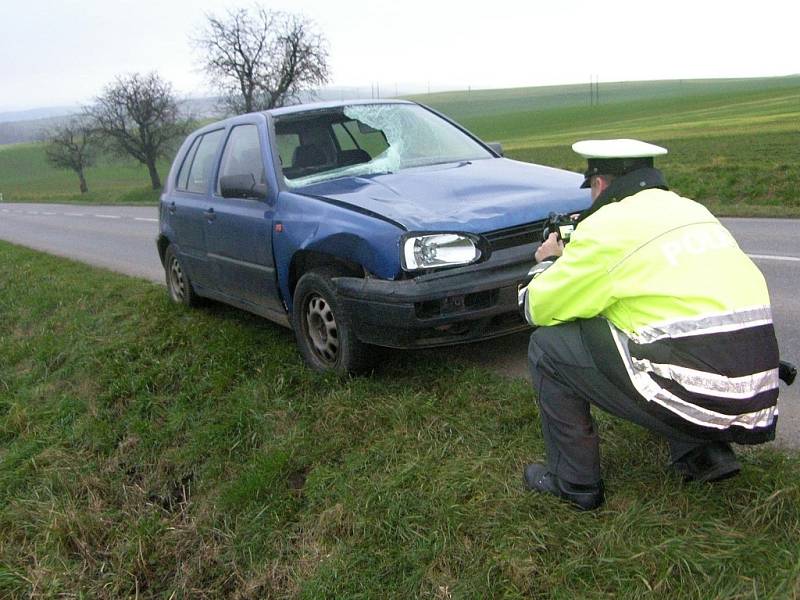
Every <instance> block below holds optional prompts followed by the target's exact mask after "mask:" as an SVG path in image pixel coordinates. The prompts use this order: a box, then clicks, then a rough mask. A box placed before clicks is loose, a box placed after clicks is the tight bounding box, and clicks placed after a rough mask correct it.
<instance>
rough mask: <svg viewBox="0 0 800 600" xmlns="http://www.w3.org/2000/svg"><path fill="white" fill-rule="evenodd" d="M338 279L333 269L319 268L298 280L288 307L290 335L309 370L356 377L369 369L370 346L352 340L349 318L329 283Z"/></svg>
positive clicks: (353, 336) (339, 274)
mask: <svg viewBox="0 0 800 600" xmlns="http://www.w3.org/2000/svg"><path fill="white" fill-rule="evenodd" d="M341 275H342V273H340V272H338V271H337V270H336V269H333V268H331V267H322V268H319V269H315V270H313V271H310V272H309V273H306V274H305V275H303V276H302V277H301V278H300V281H299V282H298V283H297V287H296V288H295V292H294V302H293V307H292V308H293V310H292V320H293V325H294V333H295V337H296V338H297V345H298V346H299V347H300V352H301V353H302V355H303V358H305V360H306V362H307V363H308V364H309V366H311V368H313V369H315V370H317V371H335V372H337V373H341V374H345V373H357V372H361V371H364V370H366V369H367V368H368V367H369V365H370V360H369V359H370V352H369V349H370V346H368V345H367V344H364V343H362V342H361V341H359V339H358V338H357V337H356V336H355V334H354V332H353V328H352V326H351V320H350V315H349V314H347V312H346V311H345V309H344V307H342V306H341V304H340V303H339V299H338V297H337V295H336V289H335V287H334V285H333V282H332V281H331V279H332V278H333V277H337V276H341Z"/></svg>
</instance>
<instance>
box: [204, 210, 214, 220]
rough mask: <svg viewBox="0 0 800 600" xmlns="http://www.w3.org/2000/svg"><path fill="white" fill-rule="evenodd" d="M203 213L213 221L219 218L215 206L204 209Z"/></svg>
mask: <svg viewBox="0 0 800 600" xmlns="http://www.w3.org/2000/svg"><path fill="white" fill-rule="evenodd" d="M203 214H204V215H205V217H206V219H208V220H209V221H213V220H214V219H216V218H217V215H216V213H215V212H214V209H213V208H209V209H208V210H205V211H203Z"/></svg>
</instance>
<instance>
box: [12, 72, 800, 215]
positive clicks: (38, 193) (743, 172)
mask: <svg viewBox="0 0 800 600" xmlns="http://www.w3.org/2000/svg"><path fill="white" fill-rule="evenodd" d="M600 94H601V96H600V100H601V103H600V105H599V106H590V105H589V94H588V86H586V85H571V86H552V87H537V88H517V89H506V90H476V91H470V92H464V91H461V92H446V93H440V94H431V95H424V96H417V97H415V98H413V99H415V100H418V101H420V102H422V103H424V104H428V105H430V106H432V107H434V108H436V109H438V110H440V111H442V112H444V113H445V114H447V115H449V116H451V117H453V118H454V119H455V120H456V121H459V122H461V123H463V124H464V125H465V126H467V127H468V128H469V129H471V130H472V131H474V132H475V133H476V134H477V135H479V136H480V137H482V138H483V139H486V140H492V141H500V142H502V143H503V145H504V148H505V150H506V153H507V155H508V156H509V157H511V158H516V159H519V160H525V161H531V162H537V163H541V164H546V165H551V166H556V167H560V168H566V169H570V170H573V171H581V170H583V168H584V167H583V162H582V161H581V160H580V158H579V157H577V156H576V155H575V154H574V153H573V152H572V151H571V149H570V145H571V144H572V143H573V142H575V141H577V140H579V139H586V138H592V137H598V138H616V137H634V138H639V139H645V140H647V141H650V142H653V143H657V144H662V145H664V146H666V147H667V148H669V150H670V154H669V156H668V157H666V158H665V159H663V160H659V162H658V164H659V166H660V167H662V168H663V170H664V171H665V173H666V175H667V180H668V181H669V182H670V184H671V186H672V187H673V189H675V190H676V191H678V192H679V193H682V194H684V195H686V196H688V197H691V198H693V199H696V200H698V201H701V202H703V203H705V204H706V205H707V206H708V207H709V208H711V209H712V211H713V212H715V213H716V214H718V215H720V216H784V217H800V193H798V192H797V187H796V183H797V181H800V128H798V125H797V123H798V120H799V119H800V76H792V77H773V78H759V79H719V80H681V81H643V82H642V81H640V82H619V83H604V84H601V86H600ZM168 169H169V164H168V163H166V162H164V163H163V164H162V165H161V166H160V173H161V175H162V177H166V175H167V171H168ZM87 178H88V180H89V189H90V190H92V191H91V193H90V194H83V195H81V194H79V193H77V190H78V184H77V178H76V177H75V176H74V175H72V173H70V172H68V171H58V170H56V169H53V168H52V167H50V166H49V165H47V163H46V162H45V160H44V148H43V145H42V144H22V145H16V146H0V192H2V193H3V195H4V198H5V200H6V201H9V202H26V201H30V202H51V201H55V202H88V203H95V202H96V203H125V204H136V203H144V204H147V203H154V202H156V201H157V199H158V192H153V191H152V190H149V189H148V187H149V186H148V185H147V184H148V181H149V179H148V177H147V172H146V170H145V168H144V167H142V166H141V165H138V164H135V163H132V162H130V161H125V160H116V161H115V160H109V159H105V160H103V161H101V164H100V165H98V166H97V167H94V168H91V169H89V170H88V171H87Z"/></svg>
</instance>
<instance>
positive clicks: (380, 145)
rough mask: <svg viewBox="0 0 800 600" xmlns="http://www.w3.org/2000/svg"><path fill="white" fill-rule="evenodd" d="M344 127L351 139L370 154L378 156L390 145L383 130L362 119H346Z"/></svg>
mask: <svg viewBox="0 0 800 600" xmlns="http://www.w3.org/2000/svg"><path fill="white" fill-rule="evenodd" d="M342 127H343V128H344V129H346V130H347V133H348V135H349V136H350V138H351V140H353V141H355V143H356V144H357V145H358V147H359V148H361V149H362V150H366V151H367V152H368V153H369V155H370V156H372V157H375V156H378V155H379V154H380V153H381V152H383V151H384V150H386V149H387V148H388V147H389V142H387V141H386V136H385V135H384V133H383V131H380V130H379V129H373V128H372V127H370V126H369V125H367V124H366V123H361V122H360V121H345V122H344V123H342Z"/></svg>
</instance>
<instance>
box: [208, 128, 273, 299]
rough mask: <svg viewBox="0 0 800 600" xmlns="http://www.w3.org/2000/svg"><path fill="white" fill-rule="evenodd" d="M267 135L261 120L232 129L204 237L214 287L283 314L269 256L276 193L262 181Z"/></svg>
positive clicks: (228, 137)
mask: <svg viewBox="0 0 800 600" xmlns="http://www.w3.org/2000/svg"><path fill="white" fill-rule="evenodd" d="M266 139H267V138H266V123H265V121H264V120H257V121H255V122H242V123H238V124H235V125H234V126H233V127H231V129H230V131H229V133H228V136H227V140H226V142H225V147H224V149H223V151H222V155H221V157H220V162H219V169H218V174H217V179H216V186H215V189H214V193H213V194H212V198H211V204H210V207H209V208H208V210H207V211H206V212H205V217H206V218H205V222H204V223H205V239H206V248H207V254H208V258H209V260H210V261H211V263H212V264H213V268H214V271H215V278H216V280H217V282H218V288H217V289H219V291H221V292H222V293H224V294H225V295H226V296H229V297H231V298H233V299H236V300H238V301H239V302H240V303H244V304H246V305H249V306H252V307H258V308H260V309H262V310H264V309H266V310H270V311H279V312H283V307H282V304H281V300H280V296H279V293H278V284H277V276H276V273H275V262H274V259H273V255H272V223H273V215H274V202H272V201H271V200H270V199H271V198H274V197H275V196H276V194H275V190H269V189H268V184H267V177H266V170H265V167H266V162H265V156H266V152H265V149H266ZM270 192H271V193H270Z"/></svg>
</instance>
